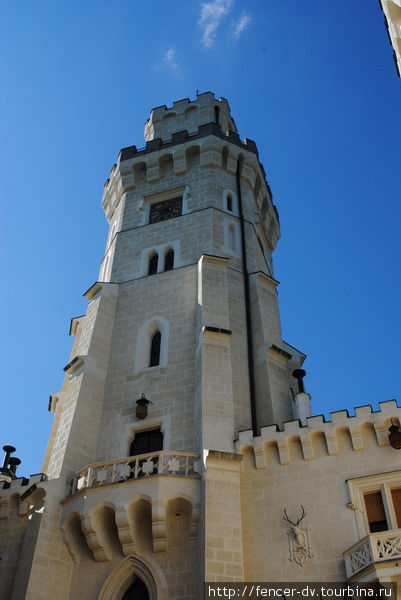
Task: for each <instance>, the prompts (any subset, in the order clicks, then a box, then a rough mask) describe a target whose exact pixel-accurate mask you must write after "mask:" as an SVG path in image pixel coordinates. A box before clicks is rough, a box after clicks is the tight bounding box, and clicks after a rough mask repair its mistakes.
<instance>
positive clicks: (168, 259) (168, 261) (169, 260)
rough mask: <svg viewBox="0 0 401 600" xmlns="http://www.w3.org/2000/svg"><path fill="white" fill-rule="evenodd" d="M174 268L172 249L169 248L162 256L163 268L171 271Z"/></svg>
mask: <svg viewBox="0 0 401 600" xmlns="http://www.w3.org/2000/svg"><path fill="white" fill-rule="evenodd" d="M172 269H174V250H169V251H168V252H167V254H166V256H165V258H164V270H165V271H171V270H172Z"/></svg>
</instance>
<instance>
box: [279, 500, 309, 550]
mask: <svg viewBox="0 0 401 600" xmlns="http://www.w3.org/2000/svg"><path fill="white" fill-rule="evenodd" d="M301 508H302V514H301V516H300V517H299V519H298V520H297V521H296V522H295V523H294V521H291V519H290V518H289V517H288V514H287V509H286V508H285V509H284V517H283V519H284V521H287V522H288V523H289V524H290V525H291V531H292V533H293V534H294V541H295V544H296V547H297V548H304V547H305V534H304V532H303V531H302V528H301V527H299V524H300V522H301V521H302V520H303V519H304V518H305V516H306V512H305V509H304V507H303V506H302V504H301Z"/></svg>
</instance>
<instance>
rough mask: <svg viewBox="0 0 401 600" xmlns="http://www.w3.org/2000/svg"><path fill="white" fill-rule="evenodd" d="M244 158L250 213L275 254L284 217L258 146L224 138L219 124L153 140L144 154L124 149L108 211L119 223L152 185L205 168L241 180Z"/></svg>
mask: <svg viewBox="0 0 401 600" xmlns="http://www.w3.org/2000/svg"><path fill="white" fill-rule="evenodd" d="M240 156H242V157H243V167H242V171H241V181H242V183H243V184H244V185H246V186H247V188H248V189H249V196H250V206H252V208H251V211H250V212H251V213H252V214H255V219H256V223H255V226H256V227H258V228H259V227H260V229H261V231H260V235H262V236H265V237H267V239H268V240H269V245H270V246H271V248H272V249H273V248H274V247H275V245H276V243H277V240H278V239H279V237H280V224H279V217H278V212H277V209H276V207H275V205H274V204H273V197H272V192H271V189H270V186H269V184H268V183H267V181H266V175H265V172H264V169H263V166H262V165H261V163H260V162H259V157H258V153H257V148H256V144H255V143H254V142H252V140H248V139H245V140H244V141H241V140H240V138H239V136H238V134H237V133H236V132H233V131H230V132H229V133H228V134H226V133H223V132H222V129H221V126H220V125H218V124H216V123H207V124H205V125H200V126H199V127H198V129H197V132H196V133H193V134H190V133H188V131H180V132H178V133H174V134H173V135H172V139H171V140H170V141H167V142H164V141H163V140H162V139H160V138H159V139H154V140H151V141H148V142H147V144H146V148H145V149H142V150H137V148H136V147H135V146H131V147H129V148H124V149H123V150H121V152H120V156H119V160H118V163H117V164H115V165H114V166H113V168H112V170H111V173H110V177H109V179H108V180H107V181H106V183H105V187H104V192H103V198H102V207H103V209H104V211H105V214H106V217H107V219H108V221H109V223H112V222H113V220H114V215H115V214H116V211H117V208H118V207H119V205H120V202H121V201H124V200H125V199H126V197H127V195H129V196H130V198H131V197H134V198H135V197H136V198H137V200H138V201H139V202H141V199H142V198H143V196H144V195H145V194H144V190H145V189H146V188H147V186H149V185H156V184H157V185H158V184H159V183H162V182H163V180H164V179H166V181H170V179H171V176H176V177H181V178H182V177H184V176H186V175H188V174H189V173H190V172H191V170H192V169H193V168H194V166H195V165H196V168H200V169H209V168H216V169H223V170H224V171H226V172H227V173H229V174H231V175H232V176H235V173H236V170H237V164H238V158H239V157H240ZM139 208H141V206H140V207H139Z"/></svg>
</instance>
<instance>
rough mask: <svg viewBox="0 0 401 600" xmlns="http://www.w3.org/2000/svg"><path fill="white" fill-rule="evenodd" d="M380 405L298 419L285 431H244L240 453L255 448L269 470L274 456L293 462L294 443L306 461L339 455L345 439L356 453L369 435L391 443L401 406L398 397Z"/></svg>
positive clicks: (382, 443) (238, 444)
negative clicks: (391, 431) (255, 433)
mask: <svg viewBox="0 0 401 600" xmlns="http://www.w3.org/2000/svg"><path fill="white" fill-rule="evenodd" d="M379 404H380V410H379V411H373V410H372V407H371V406H370V405H367V406H358V407H356V408H355V415H354V416H350V415H349V413H348V411H347V410H342V411H336V412H332V413H330V416H331V419H330V420H329V421H326V420H325V418H324V416H323V415H317V416H313V417H308V418H307V425H306V426H302V425H301V423H300V421H298V420H296V421H288V422H286V423H284V427H283V429H282V430H279V429H278V427H277V426H276V425H270V426H268V427H262V428H261V433H260V436H257V437H254V436H253V434H252V431H251V430H247V431H241V432H239V436H238V439H237V441H236V447H237V450H238V452H240V453H245V452H247V451H249V450H251V451H253V452H254V456H255V465H256V468H257V469H265V468H269V465H270V463H271V461H272V457H273V456H276V457H277V458H278V462H279V463H280V464H281V465H288V464H290V463H291V448H292V447H293V446H294V444H297V445H298V446H300V448H301V449H302V456H303V459H304V460H305V461H310V460H315V459H316V458H318V457H320V456H322V454H326V455H328V456H337V455H338V454H340V453H341V445H342V444H344V440H345V443H347V445H348V448H349V449H352V450H353V451H354V452H360V451H363V450H365V449H366V446H367V443H366V440H367V439H368V438H369V440H372V439H374V440H375V442H376V444H377V446H378V447H385V446H389V441H388V429H389V427H390V426H391V424H392V423H396V424H399V423H400V421H401V407H400V406H398V405H397V402H396V401H395V400H389V401H387V402H380V403H379ZM276 462H277V461H276Z"/></svg>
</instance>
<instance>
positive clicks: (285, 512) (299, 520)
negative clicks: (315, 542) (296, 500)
mask: <svg viewBox="0 0 401 600" xmlns="http://www.w3.org/2000/svg"><path fill="white" fill-rule="evenodd" d="M301 508H302V514H301V516H300V517H299V519H298V521H297V522H296V523H294V522H293V521H291V519H290V518H289V517H288V514H287V509H286V508H285V509H284V517H283V519H284V521H288V523H290V525H293V526H294V527H297V526H298V525H299V524H300V522H301V521H302V519H304V518H305V515H306V512H305V509H304V507H303V506H302V504H301Z"/></svg>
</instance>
